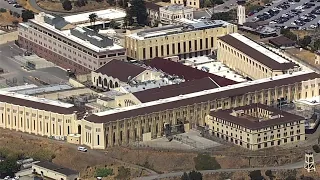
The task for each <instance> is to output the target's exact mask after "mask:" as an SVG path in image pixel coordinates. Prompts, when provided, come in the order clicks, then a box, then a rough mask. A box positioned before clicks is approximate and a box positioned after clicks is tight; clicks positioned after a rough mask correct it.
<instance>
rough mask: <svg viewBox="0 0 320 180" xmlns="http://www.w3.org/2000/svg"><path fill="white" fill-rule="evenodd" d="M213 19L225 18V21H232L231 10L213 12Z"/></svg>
mask: <svg viewBox="0 0 320 180" xmlns="http://www.w3.org/2000/svg"><path fill="white" fill-rule="evenodd" d="M211 19H212V20H223V21H230V20H232V19H233V18H232V16H231V14H230V12H221V13H213V14H212V16H211Z"/></svg>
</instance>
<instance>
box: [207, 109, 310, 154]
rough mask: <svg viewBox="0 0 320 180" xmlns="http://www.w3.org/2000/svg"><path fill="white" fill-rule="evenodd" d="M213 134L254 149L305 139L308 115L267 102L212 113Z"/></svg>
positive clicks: (208, 119) (210, 125) (208, 118)
mask: <svg viewBox="0 0 320 180" xmlns="http://www.w3.org/2000/svg"><path fill="white" fill-rule="evenodd" d="M205 122H206V127H207V128H208V130H209V133H210V134H211V135H213V136H216V137H218V138H221V139H224V140H226V141H229V142H232V143H234V144H236V145H239V146H242V147H245V148H247V149H250V150H259V149H263V148H268V147H274V146H280V145H284V144H288V143H294V142H298V141H304V140H305V125H304V123H305V118H304V117H301V116H297V115H294V114H290V113H287V112H284V111H280V110H278V109H276V108H272V107H270V106H266V105H263V104H250V105H247V106H240V107H237V108H233V109H226V110H218V111H212V112H210V115H208V116H207V117H206V120H205Z"/></svg>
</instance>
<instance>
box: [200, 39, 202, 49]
mask: <svg viewBox="0 0 320 180" xmlns="http://www.w3.org/2000/svg"><path fill="white" fill-rule="evenodd" d="M200 49H202V39H200Z"/></svg>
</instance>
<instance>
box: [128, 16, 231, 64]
mask: <svg viewBox="0 0 320 180" xmlns="http://www.w3.org/2000/svg"><path fill="white" fill-rule="evenodd" d="M234 32H237V26H236V25H234V24H230V23H228V22H225V21H221V20H188V21H185V22H184V24H180V25H167V26H162V27H156V28H151V29H146V30H143V31H140V32H138V33H133V34H129V35H127V36H126V37H125V44H126V45H125V47H126V50H127V55H128V57H129V58H131V59H135V60H147V59H152V58H155V57H171V56H179V59H186V58H189V57H194V56H203V55H208V54H211V53H212V51H213V50H215V49H217V37H219V36H223V35H225V34H230V33H234Z"/></svg>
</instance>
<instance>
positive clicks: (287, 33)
mask: <svg viewBox="0 0 320 180" xmlns="http://www.w3.org/2000/svg"><path fill="white" fill-rule="evenodd" d="M280 34H282V35H283V36H285V37H287V38H289V39H291V40H293V41H297V35H295V34H294V33H293V32H291V31H290V29H284V28H282V29H281V30H280Z"/></svg>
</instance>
